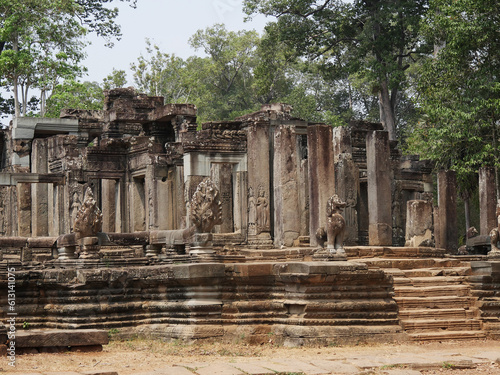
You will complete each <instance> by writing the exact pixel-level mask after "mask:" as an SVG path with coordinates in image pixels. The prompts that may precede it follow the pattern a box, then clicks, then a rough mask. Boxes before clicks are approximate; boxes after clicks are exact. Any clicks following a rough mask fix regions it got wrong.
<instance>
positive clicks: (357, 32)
mask: <svg viewBox="0 0 500 375" xmlns="http://www.w3.org/2000/svg"><path fill="white" fill-rule="evenodd" d="M244 7H245V11H246V13H247V14H248V15H252V14H254V13H257V12H258V13H262V14H265V15H269V16H275V17H276V18H277V25H278V30H279V33H280V38H281V40H283V41H285V42H286V43H288V44H289V45H291V46H294V47H295V48H296V50H297V52H298V53H299V54H300V55H301V56H304V57H307V58H308V59H309V60H310V61H320V62H321V63H322V65H323V66H324V67H325V69H326V70H327V71H329V73H330V74H331V75H332V76H333V75H335V74H338V75H339V77H342V76H343V77H344V79H345V77H346V76H347V77H348V76H350V75H351V74H353V73H359V72H363V74H364V75H365V77H366V78H367V80H368V81H369V82H370V83H371V86H372V91H373V92H374V93H376V94H377V96H378V100H379V117H380V121H381V122H382V123H383V124H384V126H385V128H386V129H387V130H388V131H389V135H390V138H391V139H395V138H396V107H397V100H398V94H399V91H400V90H401V85H402V83H403V82H404V81H405V79H406V77H405V71H406V70H407V69H408V67H409V66H410V65H411V61H412V59H414V58H416V57H417V56H419V55H420V54H421V53H422V52H426V50H427V48H426V46H425V44H423V43H422V40H421V38H420V21H421V18H422V16H423V15H424V14H425V13H426V10H427V0H411V1H410V0H405V1H394V0H375V1H372V0H357V1H354V2H352V3H351V2H342V1H340V0H337V1H335V0H322V1H319V2H318V1H315V0H245V1H244Z"/></svg>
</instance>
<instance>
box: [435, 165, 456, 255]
mask: <svg viewBox="0 0 500 375" xmlns="http://www.w3.org/2000/svg"><path fill="white" fill-rule="evenodd" d="M456 198H457V174H456V172H455V171H445V170H441V171H439V173H438V210H437V213H436V214H435V218H434V223H435V224H436V227H437V228H436V229H437V231H436V234H435V236H436V247H438V248H442V249H446V250H448V251H451V252H455V251H456V250H457V248H458V230H457V202H456Z"/></svg>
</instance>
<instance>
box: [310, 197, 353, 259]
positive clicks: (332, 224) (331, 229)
mask: <svg viewBox="0 0 500 375" xmlns="http://www.w3.org/2000/svg"><path fill="white" fill-rule="evenodd" d="M345 206H346V203H345V202H343V201H342V200H341V199H340V198H339V196H338V195H337V194H334V195H332V196H331V197H330V198H329V199H328V202H327V203H326V216H327V222H326V228H319V229H318V230H317V232H316V237H317V238H318V242H319V244H320V245H321V246H324V241H325V238H326V250H327V252H328V254H329V255H333V256H335V257H345V251H344V236H345V228H346V223H345V219H344V217H343V216H342V214H341V213H342V210H343V209H344V207H345Z"/></svg>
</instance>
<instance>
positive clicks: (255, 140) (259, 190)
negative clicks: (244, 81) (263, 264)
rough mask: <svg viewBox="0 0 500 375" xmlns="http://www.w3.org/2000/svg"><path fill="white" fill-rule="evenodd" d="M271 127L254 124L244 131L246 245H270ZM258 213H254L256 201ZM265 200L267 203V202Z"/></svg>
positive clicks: (266, 246)
mask: <svg viewBox="0 0 500 375" xmlns="http://www.w3.org/2000/svg"><path fill="white" fill-rule="evenodd" d="M269 132H270V129H269V124H267V123H253V124H251V125H249V127H248V132H247V134H248V135H247V147H248V153H247V155H248V245H249V246H250V247H258V248H270V247H272V240H271V233H272V229H273V227H272V224H273V223H272V215H271V212H272V211H271V209H272V204H273V202H272V201H271V199H270V196H271V195H270V184H271V182H270V173H271V172H270V171H271V168H270V152H269V148H270V144H269V137H270V134H269ZM259 195H260V196H261V200H260V202H259V216H257V200H258V198H259ZM265 200H267V203H266V201H265Z"/></svg>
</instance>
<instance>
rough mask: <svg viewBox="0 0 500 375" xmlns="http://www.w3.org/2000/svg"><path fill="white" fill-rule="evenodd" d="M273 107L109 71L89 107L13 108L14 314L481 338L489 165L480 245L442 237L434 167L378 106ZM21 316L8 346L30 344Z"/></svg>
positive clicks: (279, 335) (9, 196) (355, 338)
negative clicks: (149, 87)
mask: <svg viewBox="0 0 500 375" xmlns="http://www.w3.org/2000/svg"><path fill="white" fill-rule="evenodd" d="M290 110H291V108H290V107H289V106H287V105H285V104H271V105H265V106H263V107H262V108H261V110H260V111H258V112H255V113H251V114H248V115H245V116H242V117H240V118H237V119H236V120H234V121H221V122H209V123H205V124H203V125H202V126H201V129H200V128H198V125H197V123H196V108H195V107H194V106H193V105H189V104H167V105H164V104H163V98H161V97H148V96H146V95H142V94H139V93H136V92H135V91H134V90H133V89H115V90H111V91H109V92H107V94H106V99H105V105H104V108H103V110H100V111H83V110H65V111H63V112H62V113H61V118H59V119H47V118H19V119H17V120H14V121H13V122H12V123H11V125H10V127H9V128H8V129H4V130H3V131H2V132H1V134H0V135H1V137H2V138H1V140H0V147H1V154H0V155H1V173H0V205H1V206H0V235H1V237H0V274H1V275H2V277H1V279H0V289H1V290H3V291H5V290H7V280H8V278H7V277H6V276H7V274H8V273H9V272H10V271H9V272H8V269H9V270H13V271H12V272H11V273H12V274H13V275H14V276H15V280H16V312H17V317H16V319H17V322H18V325H22V324H23V322H27V323H28V324H29V326H30V330H33V329H35V330H36V329H59V330H73V332H77V331H76V330H83V329H99V330H103V331H104V332H105V333H106V332H108V330H110V329H114V330H115V332H117V334H118V335H119V336H120V337H132V336H134V335H135V336H145V337H159V338H164V339H182V340H193V339H214V338H215V339H217V340H226V341H230V340H235V339H236V338H238V339H243V338H244V340H247V341H249V342H251V343H260V342H265V341H267V340H268V337H269V335H271V334H272V335H273V337H274V338H275V339H276V340H277V341H278V342H280V343H283V344H286V345H303V344H309V343H320V344H321V343H324V344H327V343H329V342H336V343H348V342H354V343H357V342H365V341H367V342H368V341H392V340H436V339H437V340H442V339H469V338H482V337H500V258H499V256H498V254H499V253H500V251H498V249H497V247H496V245H497V244H496V241H492V243H491V244H490V242H489V241H490V239H489V235H490V231H491V230H492V229H494V228H497V227H498V223H497V216H496V211H495V210H496V196H495V180H494V173H493V172H492V171H491V170H489V169H487V168H484V169H481V171H480V174H479V180H480V198H481V201H480V203H479V204H480V208H481V227H480V233H479V236H477V238H476V242H475V243H476V245H477V244H481V246H475V247H474V246H473V245H474V244H472V245H471V247H470V249H472V250H474V249H476V250H477V249H479V250H477V251H470V252H469V253H466V252H465V253H464V252H460V253H459V252H458V249H457V248H458V242H457V237H458V235H457V224H456V220H457V218H456V194H457V193H456V183H455V176H454V173H453V172H452V171H439V172H438V173H437V176H436V175H435V173H434V168H433V166H432V165H431V164H430V163H429V162H426V161H423V160H419V158H418V157H408V156H402V154H401V152H400V151H399V150H398V148H397V144H396V142H392V141H389V137H388V133H387V132H386V131H384V130H383V128H382V126H381V125H380V124H378V123H367V122H351V123H349V124H346V126H345V127H338V128H333V127H331V126H329V125H325V124H316V123H308V122H306V121H303V120H301V119H297V118H293V117H292V116H291V114H290ZM495 233H496V234H498V232H494V231H493V232H492V236H491V238H492V239H497V238H498V235H496V237H495V235H494V234H495ZM0 305H1V306H2V307H3V306H7V294H6V293H2V294H1V295H0ZM1 314H2V316H1V318H2V321H5V320H6V318H7V312H6V310H1ZM61 332H62V331H61ZM22 334H23V332H19V335H20V336H19V339H18V348H22V347H23V345H24V346H25V347H29V346H30V345H31V346H32V347H33V346H34V347H36V346H37V345H41V344H40V343H38V344H37V343H34V342H33V340H31V341H30V340H28V339H27V338H26V340H25V341H26V342H23V341H22ZM105 336H106V338H107V335H105ZM73 337H77V335H76V334H75V335H74V336H73ZM0 339H2V340H3V342H0V344H4V343H5V342H6V335H5V334H1V333H0ZM100 344H102V343H99V342H94V343H87V345H100ZM58 345H59V346H66V345H67V346H72V345H77V346H78V345H84V344H83V343H81V342H80V343H78V342H76V343H75V342H72V343H67V344H58Z"/></svg>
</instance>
